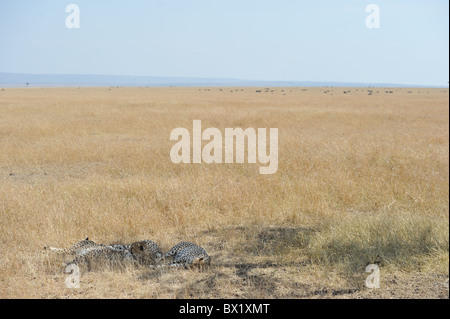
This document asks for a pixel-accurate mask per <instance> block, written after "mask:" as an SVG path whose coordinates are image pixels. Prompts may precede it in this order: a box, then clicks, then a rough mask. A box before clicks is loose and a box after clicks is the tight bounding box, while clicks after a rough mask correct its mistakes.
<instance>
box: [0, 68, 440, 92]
mask: <svg viewBox="0 0 450 319" xmlns="http://www.w3.org/2000/svg"><path fill="white" fill-rule="evenodd" d="M2 76H12V77H16V78H13V79H11V78H10V79H2ZM26 76H29V77H50V79H47V81H49V80H52V81H49V82H45V80H46V79H44V78H41V79H36V78H35V79H34V80H37V82H35V83H32V82H27V81H28V80H25V79H24V78H20V79H19V78H18V77H26ZM55 77H77V78H78V80H79V81H80V77H81V78H83V77H85V79H83V81H86V82H84V83H83V81H81V82H80V83H70V82H67V81H69V80H70V79H64V80H63V79H61V82H58V81H55ZM51 78H53V79H51ZM89 78H91V79H90V80H89ZM95 78H96V79H95ZM133 79H134V80H141V81H143V80H152V81H158V80H159V81H161V80H165V81H169V82H170V81H172V82H173V83H163V82H160V83H131V82H129V81H131V80H133ZM29 80H30V81H31V80H32V79H29ZM93 80H96V81H101V82H104V84H103V85H99V84H100V83H92V82H89V81H93ZM108 80H109V81H111V82H110V83H107V81H108ZM119 80H122V81H125V80H128V83H117V81H119ZM183 80H184V81H192V82H193V83H183V82H180V81H183ZM19 81H20V82H19ZM177 81H178V82H177ZM195 81H197V82H195ZM202 81H203V82H202ZM94 82H95V81H94ZM113 82H114V83H113ZM125 82H127V81H125ZM208 82H211V83H208ZM227 82H228V83H227ZM27 83H29V84H30V85H31V86H32V87H36V86H33V84H34V85H44V87H74V86H75V87H76V86H80V87H93V85H98V87H108V86H122V87H141V86H143V87H166V86H167V87H170V86H178V87H181V86H183V85H184V86H186V84H191V85H193V87H198V86H211V87H216V86H224V87H226V86H229V87H232V86H233V85H231V84H238V83H240V84H242V85H235V86H245V84H246V85H247V86H248V87H258V86H265V85H266V86H281V85H285V86H288V87H289V86H306V87H308V86H312V87H322V86H341V87H411V88H414V87H418V88H448V85H447V86H445V85H442V86H441V85H428V84H407V83H390V82H373V83H372V82H358V81H351V82H349V81H335V80H324V81H317V80H316V81H310V80H251V79H241V78H229V77H195V76H164V75H158V76H157V75H124V74H86V73H15V72H0V86H8V87H10V88H13V87H23V86H24V85H26V84H27ZM16 85H17V86H16ZM19 85H20V86H19ZM65 85H66V86H65ZM188 86H189V85H187V86H186V87H188Z"/></svg>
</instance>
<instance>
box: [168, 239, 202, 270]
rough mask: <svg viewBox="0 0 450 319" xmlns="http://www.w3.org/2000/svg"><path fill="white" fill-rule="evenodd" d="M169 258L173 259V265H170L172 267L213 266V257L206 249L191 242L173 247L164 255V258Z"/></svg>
mask: <svg viewBox="0 0 450 319" xmlns="http://www.w3.org/2000/svg"><path fill="white" fill-rule="evenodd" d="M169 257H172V258H173V260H172V263H170V264H169V266H170V267H180V266H183V267H184V268H194V267H199V268H203V267H209V266H210V264H211V257H210V256H208V254H207V253H206V251H205V249H203V248H202V247H200V246H198V245H196V244H194V243H190V242H181V243H178V244H176V245H175V246H173V247H172V249H170V250H169V251H168V252H167V253H166V254H165V255H164V258H169Z"/></svg>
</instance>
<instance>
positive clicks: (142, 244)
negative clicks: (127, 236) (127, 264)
mask: <svg viewBox="0 0 450 319" xmlns="http://www.w3.org/2000/svg"><path fill="white" fill-rule="evenodd" d="M128 246H129V251H130V253H131V255H132V256H133V257H134V258H135V260H136V261H137V262H138V263H139V264H143V265H155V264H157V263H159V262H160V261H161V260H162V259H163V254H162V252H161V250H160V249H159V246H158V244H156V243H155V242H153V241H151V240H143V241H138V242H135V243H132V244H130V245H128Z"/></svg>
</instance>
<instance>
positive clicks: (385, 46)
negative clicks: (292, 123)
mask: <svg viewBox="0 0 450 319" xmlns="http://www.w3.org/2000/svg"><path fill="white" fill-rule="evenodd" d="M71 3H74V4H77V5H78V6H79V8H80V23H81V27H80V28H79V29H68V28H67V27H66V25H65V20H66V17H67V16H68V13H66V12H65V8H66V6H67V5H68V4H71ZM371 3H374V4H377V5H378V6H379V7H380V10H381V12H380V23H381V27H380V28H379V29H368V28H367V27H366V25H365V20H366V17H367V15H368V14H367V13H366V12H365V8H366V6H367V5H368V4H371ZM448 12H449V2H448V1H447V0H420V1H416V0H402V1H400V0H383V1H377V0H372V1H365V0H318V1H299V0H146V1H144V0H128V1H124V0H69V1H64V0H39V1H36V0H0V72H12V73H38V74H46V73H51V74H116V75H146V76H181V77H215V78H240V79H249V80H272V81H340V82H361V83H399V84H414V85H442V86H445V85H447V83H448V80H449V13H448Z"/></svg>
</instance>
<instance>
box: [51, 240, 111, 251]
mask: <svg viewBox="0 0 450 319" xmlns="http://www.w3.org/2000/svg"><path fill="white" fill-rule="evenodd" d="M102 246H104V245H102V244H97V243H95V242H93V241H92V240H89V237H86V239H83V240H81V241H79V242H76V243H75V244H73V245H72V247H70V248H55V247H50V246H45V247H44V250H48V251H53V252H56V253H60V254H68V255H81V254H84V253H86V252H88V251H90V250H91V249H94V248H97V247H102Z"/></svg>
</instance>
